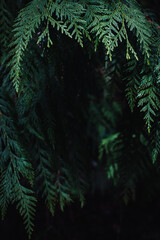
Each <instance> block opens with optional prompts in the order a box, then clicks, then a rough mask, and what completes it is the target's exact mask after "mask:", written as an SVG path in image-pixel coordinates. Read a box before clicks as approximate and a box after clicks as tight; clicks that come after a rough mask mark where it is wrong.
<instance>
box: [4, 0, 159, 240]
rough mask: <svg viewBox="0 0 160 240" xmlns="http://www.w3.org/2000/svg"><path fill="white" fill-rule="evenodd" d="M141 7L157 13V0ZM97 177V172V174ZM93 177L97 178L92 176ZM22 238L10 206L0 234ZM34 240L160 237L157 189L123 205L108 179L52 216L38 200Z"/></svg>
mask: <svg viewBox="0 0 160 240" xmlns="http://www.w3.org/2000/svg"><path fill="white" fill-rule="evenodd" d="M139 2H141V3H142V4H143V5H144V7H146V8H151V9H153V10H154V11H155V13H156V15H157V16H160V1H159V0H139ZM97 178H98V175H97ZM96 181H98V180H97V179H96ZM2 236H5V237H4V238H5V239H16V240H19V239H21V240H25V239H27V235H26V232H25V231H24V225H23V220H22V218H21V217H20V216H19V214H18V213H17V211H16V210H15V207H14V206H12V207H10V208H9V209H8V213H7V215H6V217H5V219H4V221H3V222H1V238H3V237H2ZM32 239H35V240H51V239H53V240H84V239H92V240H93V239H97V240H103V239H109V240H120V239H121V240H125V239H126V240H132V239H133V240H136V239H141V240H159V239H160V191H159V192H157V193H156V195H155V197H153V198H152V200H151V201H149V200H148V198H147V199H146V198H145V195H144V194H143V189H139V193H138V199H137V200H136V201H135V202H133V201H130V202H129V203H128V205H127V206H126V205H125V204H124V202H123V200H122V199H121V197H120V196H118V194H117V192H116V189H114V186H112V183H110V182H109V183H108V185H107V188H106V189H105V191H101V187H100V186H99V188H98V187H97V189H95V191H94V192H93V193H92V194H89V195H88V196H86V204H85V206H84V208H83V209H82V208H81V207H80V203H78V202H75V203H73V204H71V205H70V206H68V207H66V208H65V210H64V212H61V211H60V210H59V209H57V210H56V212H55V216H54V217H52V216H51V215H50V213H49V212H48V211H47V210H46V208H45V207H44V204H41V203H39V206H38V208H37V215H36V221H35V231H34V233H33V237H32Z"/></svg>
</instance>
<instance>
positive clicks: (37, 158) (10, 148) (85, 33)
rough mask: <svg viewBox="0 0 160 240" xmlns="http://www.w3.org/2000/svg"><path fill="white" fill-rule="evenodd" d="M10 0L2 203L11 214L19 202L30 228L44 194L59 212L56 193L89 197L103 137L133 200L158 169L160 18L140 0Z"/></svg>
mask: <svg viewBox="0 0 160 240" xmlns="http://www.w3.org/2000/svg"><path fill="white" fill-rule="evenodd" d="M9 3H10V1H7V0H6V1H5V0H3V1H1V9H0V10H1V12H0V32H1V38H0V43H1V56H2V57H1V66H0V67H1V79H2V81H1V85H0V86H1V87H0V155H1V161H0V176H1V177H0V206H1V210H2V215H3V216H4V215H5V212H6V210H7V207H8V205H9V204H10V203H11V204H13V203H14V204H16V206H17V209H18V210H19V212H20V214H21V215H22V216H23V219H24V223H25V226H26V229H27V232H28V234H29V237H31V234H32V231H33V226H34V223H33V222H34V221H33V220H34V216H35V207H36V202H37V199H39V197H40V196H42V197H43V198H44V199H45V202H46V205H47V207H48V209H49V210H50V212H51V213H52V214H53V215H54V209H55V206H56V204H57V202H58V203H59V204H60V208H61V209H62V210H63V209H64V205H65V204H66V203H69V202H71V201H73V200H74V199H75V198H76V197H78V198H79V199H80V202H81V205H82V206H83V204H84V194H85V192H86V189H87V188H88V183H89V182H90V179H91V165H92V164H93V163H94V162H96V161H97V160H95V159H93V161H91V160H90V157H91V156H92V157H93V156H94V157H95V156H96V153H97V149H98V145H99V143H100V142H101V141H102V142H101V143H100V156H99V158H100V159H101V161H102V162H103V161H105V162H106V171H107V177H108V178H109V179H110V178H113V179H114V181H115V183H120V184H122V186H123V190H122V192H123V195H124V198H125V200H126V201H127V200H128V198H129V196H130V195H131V194H132V196H134V195H135V185H136V183H137V181H138V180H139V179H140V178H143V176H145V175H148V174H149V173H150V169H152V170H151V171H153V169H154V165H152V161H151V158H152V157H153V162H155V161H156V159H157V158H158V156H159V150H160V143H159V124H160V121H159V108H160V101H159V94H160V92H159V84H160V74H159V69H160V67H159V65H160V64H159V49H160V46H159V27H158V23H157V22H156V21H155V19H154V18H153V17H152V15H151V16H149V15H148V14H149V13H147V17H146V13H145V10H144V9H142V8H141V6H140V5H139V4H138V3H137V1H134V0H125V1H123V0H122V1H118V0H117V1H112V0H111V1H103V0H99V1H96V0H79V1H78V0H77V1H73V0H69V1H66V0H56V1H52V0H32V1H30V2H29V3H27V5H26V6H23V4H24V2H23V1H21V2H19V1H17V5H14V6H12V5H13V4H10V5H9ZM19 8H20V11H19V13H18V15H17V11H18V9H19ZM16 15H17V16H16ZM15 16H16V17H15ZM148 17H149V19H148ZM13 18H15V20H14V23H12V19H13ZM150 18H153V19H151V20H152V21H151V20H150ZM94 49H95V50H96V51H97V53H94ZM81 52H82V53H81ZM100 52H102V53H101V54H100ZM75 55H76V56H75ZM89 55H90V57H91V60H90V59H89ZM104 55H105V59H106V60H105V61H106V64H105V63H104V62H105V61H104ZM93 56H94V57H96V58H97V62H96V61H95V60H93ZM76 59H78V60H76ZM102 62H103V64H105V69H103V70H104V71H102V69H99V68H100V67H99V65H100V64H102ZM76 64H77V65H76ZM73 67H74V69H73ZM96 67H97V69H96ZM71 70H72V71H71ZM88 76H89V78H90V79H88ZM82 79H83V80H82ZM93 86H94V87H93ZM116 89H120V90H119V91H121V94H120V95H121V97H119V96H118V95H119V93H118V92H117V90H116ZM124 93H125V94H124ZM124 95H126V98H125V97H123V96H124ZM126 100H127V101H128V105H129V107H130V109H131V112H133V113H129V111H128V109H127V111H126V108H127V107H126ZM124 106H125V108H124ZM77 109H78V110H77ZM125 111H126V112H128V115H126V116H125V117H124V115H125ZM141 112H142V114H143V116H144V122H143V121H142V116H141ZM132 114H133V115H132ZM118 119H121V121H122V124H121V123H119V122H118ZM145 124H146V126H145V127H144V125H145ZM136 126H138V127H136ZM146 129H148V133H150V135H151V137H148V135H147V131H146ZM82 131H83V132H82ZM149 139H150V140H149ZM86 148H88V149H86ZM104 152H105V154H104ZM91 153H92V154H91ZM97 158H98V157H97Z"/></svg>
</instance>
